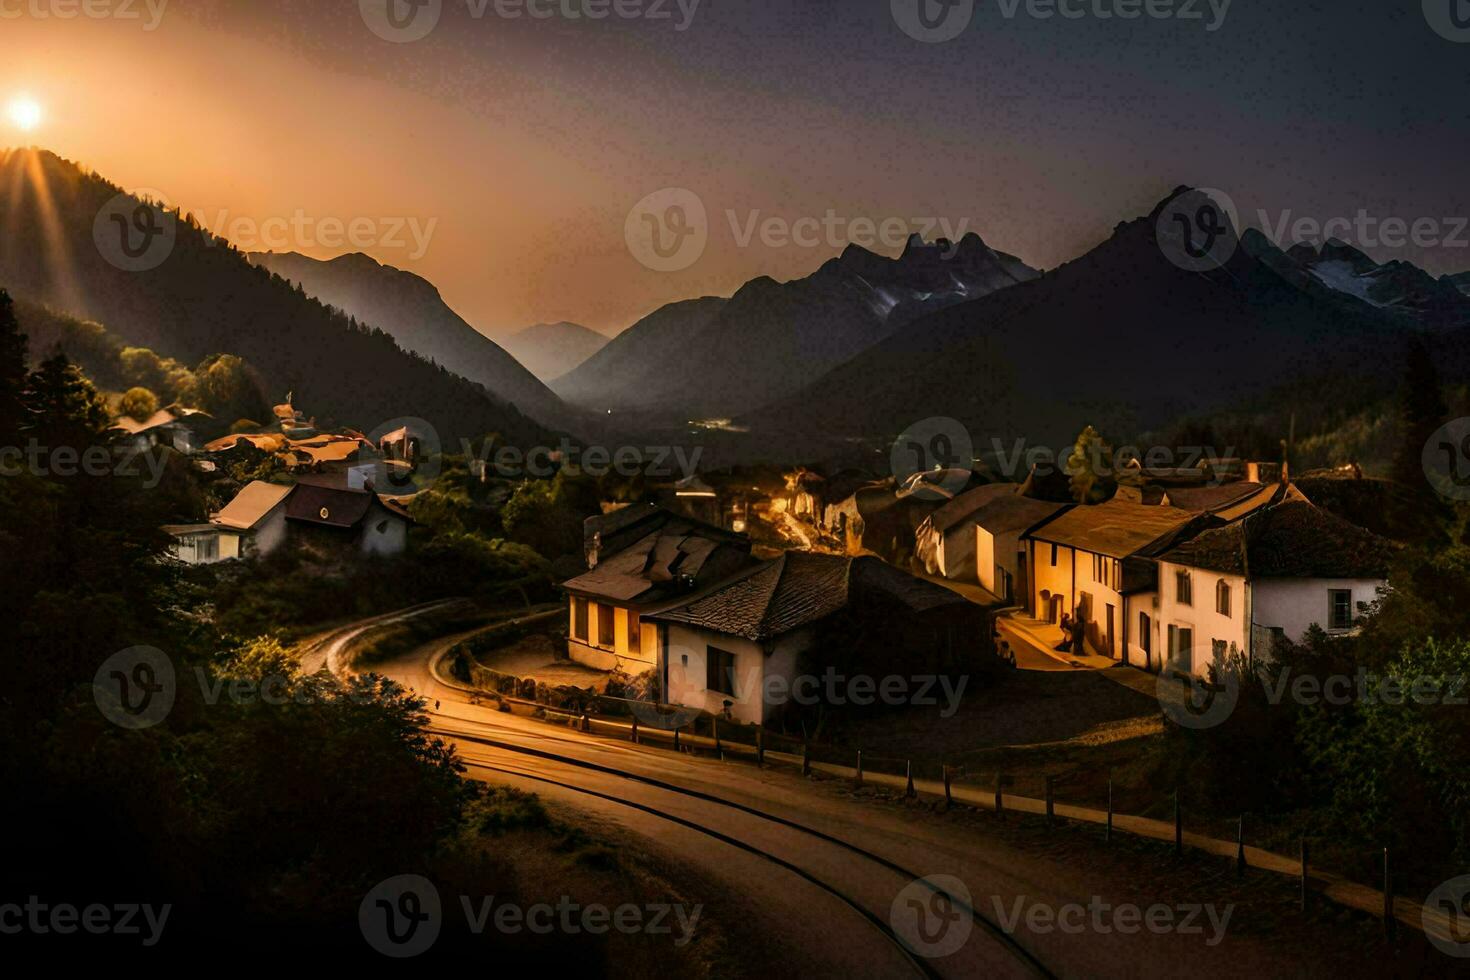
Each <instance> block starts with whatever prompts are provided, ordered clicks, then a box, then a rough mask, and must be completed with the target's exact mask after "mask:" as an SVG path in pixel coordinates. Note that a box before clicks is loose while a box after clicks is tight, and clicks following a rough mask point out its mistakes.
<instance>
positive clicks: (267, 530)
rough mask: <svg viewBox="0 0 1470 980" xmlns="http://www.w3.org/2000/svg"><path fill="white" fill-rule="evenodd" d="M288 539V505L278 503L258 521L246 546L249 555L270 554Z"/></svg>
mask: <svg viewBox="0 0 1470 980" xmlns="http://www.w3.org/2000/svg"><path fill="white" fill-rule="evenodd" d="M285 540H286V505H285V503H281V504H277V505H276V506H275V507H274V508H272V509H271V511H270V513H268V514H266V515H265V517H263V518H262V519H261V520H260V521H258V522H257V523H256V525H255V528H254V533H253V534H252V535H251V536H250V544H249V545H248V546H247V547H246V553H247V555H268V554H270V553H271V552H272V551H275V550H276V549H277V548H279V547H280V546H281V545H282V543H284V542H285Z"/></svg>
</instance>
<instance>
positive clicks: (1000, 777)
mask: <svg viewBox="0 0 1470 980" xmlns="http://www.w3.org/2000/svg"><path fill="white" fill-rule="evenodd" d="M1004 783H1005V778H1004V774H1002V773H1001V772H1000V771H998V770H997V772H996V774H995V815H996V816H997V817H998V816H1001V815H1002V814H1003V813H1004V812H1005V807H1006V803H1005V797H1004V796H1003V795H1002V794H1001V788H1002V786H1003V785H1004Z"/></svg>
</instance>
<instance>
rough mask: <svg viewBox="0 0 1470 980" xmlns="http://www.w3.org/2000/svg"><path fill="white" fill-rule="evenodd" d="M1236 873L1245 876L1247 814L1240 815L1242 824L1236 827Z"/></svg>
mask: <svg viewBox="0 0 1470 980" xmlns="http://www.w3.org/2000/svg"><path fill="white" fill-rule="evenodd" d="M1235 873H1236V874H1237V875H1243V874H1245V814H1243V813H1242V814H1241V815H1240V822H1239V823H1237V824H1236V825H1235Z"/></svg>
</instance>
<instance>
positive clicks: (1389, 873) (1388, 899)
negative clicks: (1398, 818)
mask: <svg viewBox="0 0 1470 980" xmlns="http://www.w3.org/2000/svg"><path fill="white" fill-rule="evenodd" d="M1397 929H1398V921H1397V920H1395V919H1394V917H1393V869H1392V868H1391V867H1390V866H1389V863H1388V848H1386V847H1385V848H1384V849H1383V938H1385V939H1389V940H1391V939H1393V937H1394V933H1395V932H1396V931H1397Z"/></svg>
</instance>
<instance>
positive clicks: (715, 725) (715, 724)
mask: <svg viewBox="0 0 1470 980" xmlns="http://www.w3.org/2000/svg"><path fill="white" fill-rule="evenodd" d="M709 731H710V734H711V735H713V736H714V737H715V755H717V756H719V757H720V759H721V760H723V759H724V758H725V747H724V746H723V745H721V744H720V719H719V717H718V716H716V717H713V718H711V719H710V720H709Z"/></svg>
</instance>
